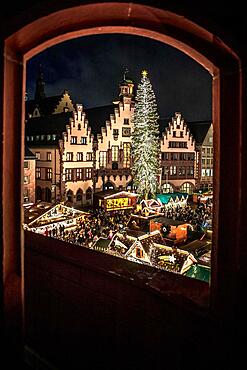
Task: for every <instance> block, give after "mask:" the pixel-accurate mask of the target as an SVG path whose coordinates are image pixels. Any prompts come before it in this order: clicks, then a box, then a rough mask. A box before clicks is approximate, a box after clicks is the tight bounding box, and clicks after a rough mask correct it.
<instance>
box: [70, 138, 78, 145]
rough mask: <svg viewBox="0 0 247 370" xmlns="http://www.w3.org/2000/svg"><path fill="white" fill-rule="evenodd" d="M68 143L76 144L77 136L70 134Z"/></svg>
mask: <svg viewBox="0 0 247 370" xmlns="http://www.w3.org/2000/svg"><path fill="white" fill-rule="evenodd" d="M70 144H77V136H71V138H70Z"/></svg>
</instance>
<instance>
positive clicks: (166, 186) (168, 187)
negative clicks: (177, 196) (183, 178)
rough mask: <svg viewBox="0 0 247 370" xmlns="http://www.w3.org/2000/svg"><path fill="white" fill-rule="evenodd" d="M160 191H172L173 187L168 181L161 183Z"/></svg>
mask: <svg viewBox="0 0 247 370" xmlns="http://www.w3.org/2000/svg"><path fill="white" fill-rule="evenodd" d="M162 193H173V187H172V186H171V184H169V183H165V184H163V185H162Z"/></svg>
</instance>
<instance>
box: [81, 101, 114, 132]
mask: <svg viewBox="0 0 247 370" xmlns="http://www.w3.org/2000/svg"><path fill="white" fill-rule="evenodd" d="M114 108H115V106H114V105H113V104H111V105H105V106H101V107H95V108H88V109H84V112H85V113H86V119H87V120H88V124H89V126H90V127H91V129H92V133H93V134H94V135H95V136H96V135H97V134H101V127H105V125H106V121H109V120H110V115H111V114H114Z"/></svg>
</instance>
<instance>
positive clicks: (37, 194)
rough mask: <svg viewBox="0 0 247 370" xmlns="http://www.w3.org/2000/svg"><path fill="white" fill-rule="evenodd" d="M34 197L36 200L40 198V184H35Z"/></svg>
mask: <svg viewBox="0 0 247 370" xmlns="http://www.w3.org/2000/svg"><path fill="white" fill-rule="evenodd" d="M35 197H36V201H38V200H42V189H41V187H40V186H36V189H35Z"/></svg>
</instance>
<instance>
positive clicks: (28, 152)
mask: <svg viewBox="0 0 247 370" xmlns="http://www.w3.org/2000/svg"><path fill="white" fill-rule="evenodd" d="M24 158H25V159H36V156H35V154H33V152H32V151H31V150H30V149H29V148H28V146H27V145H25V154H24Z"/></svg>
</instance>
